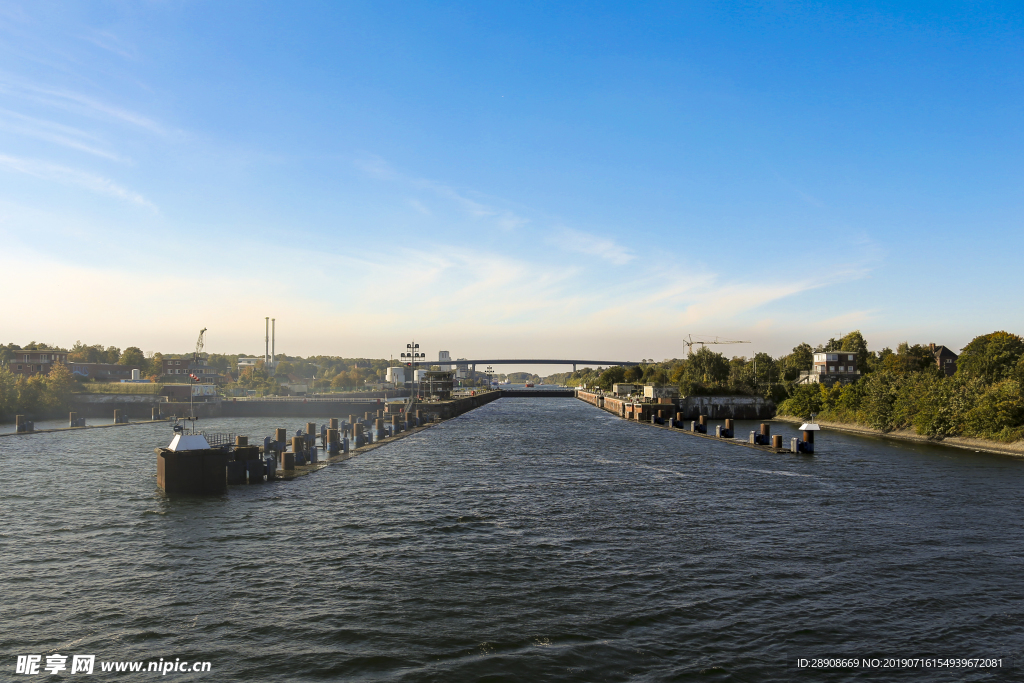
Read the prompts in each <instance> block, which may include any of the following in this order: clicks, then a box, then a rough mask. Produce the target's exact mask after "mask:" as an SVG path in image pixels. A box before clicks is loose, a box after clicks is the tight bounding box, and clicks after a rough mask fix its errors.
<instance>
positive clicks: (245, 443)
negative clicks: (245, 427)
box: [235, 436, 249, 446]
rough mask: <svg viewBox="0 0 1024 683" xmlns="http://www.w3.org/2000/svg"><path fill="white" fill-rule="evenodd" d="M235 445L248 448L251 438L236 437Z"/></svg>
mask: <svg viewBox="0 0 1024 683" xmlns="http://www.w3.org/2000/svg"><path fill="white" fill-rule="evenodd" d="M235 445H236V446H248V445H249V437H247V436H236V437H235Z"/></svg>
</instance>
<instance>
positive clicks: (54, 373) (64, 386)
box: [45, 363, 77, 410]
mask: <svg viewBox="0 0 1024 683" xmlns="http://www.w3.org/2000/svg"><path fill="white" fill-rule="evenodd" d="M76 385H77V382H76V381H75V376H74V375H73V374H71V370H69V369H68V366H66V365H64V364H63V363H54V364H53V367H52V368H50V373H49V374H48V375H47V376H46V389H47V392H46V394H47V396H46V400H45V404H46V407H47V408H49V409H51V410H56V409H58V408H61V409H64V408H67V407H68V402H69V401H70V399H71V392H72V391H73V390H74V388H75V386H76Z"/></svg>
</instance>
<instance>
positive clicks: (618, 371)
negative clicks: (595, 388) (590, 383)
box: [597, 365, 626, 391]
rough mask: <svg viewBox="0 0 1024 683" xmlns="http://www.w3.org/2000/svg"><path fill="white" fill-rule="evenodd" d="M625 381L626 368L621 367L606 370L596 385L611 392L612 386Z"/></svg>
mask: <svg viewBox="0 0 1024 683" xmlns="http://www.w3.org/2000/svg"><path fill="white" fill-rule="evenodd" d="M625 381H626V368H624V367H622V366H621V365H616V366H614V367H611V368H608V369H607V370H605V371H604V372H602V373H601V374H600V376H598V378H597V383H598V385H599V386H600V387H601V388H602V389H604V390H605V391H611V389H612V385H613V384H618V383H620V382H625Z"/></svg>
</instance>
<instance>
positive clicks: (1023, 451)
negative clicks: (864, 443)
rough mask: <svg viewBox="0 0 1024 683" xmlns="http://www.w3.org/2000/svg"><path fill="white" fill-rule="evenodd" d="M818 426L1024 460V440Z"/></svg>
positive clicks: (833, 424)
mask: <svg viewBox="0 0 1024 683" xmlns="http://www.w3.org/2000/svg"><path fill="white" fill-rule="evenodd" d="M773 419H775V420H780V421H782V422H792V423H796V424H800V423H802V422H804V420H801V419H800V418H798V417H792V416H790V415H776V416H775V417H774V418H773ZM818 424H819V425H821V426H822V427H825V428H828V429H833V430H835V431H837V432H849V433H850V434H859V435H861V436H879V437H882V438H883V439H894V440H896V441H913V442H916V443H926V444H931V445H933V446H950V447H952V448H961V449H964V450H969V451H983V452H985V453H997V454H999V455H1012V456H1015V457H1018V458H1024V440H1022V441H1015V442H1013V443H1007V444H1003V443H998V442H993V441H989V440H988V439H973V438H969V437H966V436H947V437H946V438H944V439H932V438H929V437H927V436H921V435H920V434H918V433H916V432H914V430H912V429H899V430H896V431H892V432H883V431H882V430H880V429H872V428H871V427H864V426H862V425H856V424H848V423H845V422H825V421H822V420H818Z"/></svg>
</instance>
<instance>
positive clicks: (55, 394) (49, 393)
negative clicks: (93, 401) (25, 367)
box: [0, 347, 78, 419]
mask: <svg viewBox="0 0 1024 683" xmlns="http://www.w3.org/2000/svg"><path fill="white" fill-rule="evenodd" d="M48 348H52V347H48ZM77 384H78V383H77V382H76V381H75V376H74V375H72V374H71V371H70V370H69V369H68V367H67V366H66V365H63V364H61V363H58V364H56V365H55V366H54V367H53V369H52V370H50V373H49V374H48V375H33V376H32V377H24V376H20V375H15V374H14V373H12V372H11V371H10V370H9V369H8V368H7V367H6V366H4V367H0V418H6V419H9V418H11V417H13V416H14V415H19V414H27V415H32V416H37V415H38V416H52V415H57V414H60V413H61V412H64V411H66V410H67V409H68V406H69V404H70V401H71V396H72V394H73V393H74V391H75V388H76V386H77Z"/></svg>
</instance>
